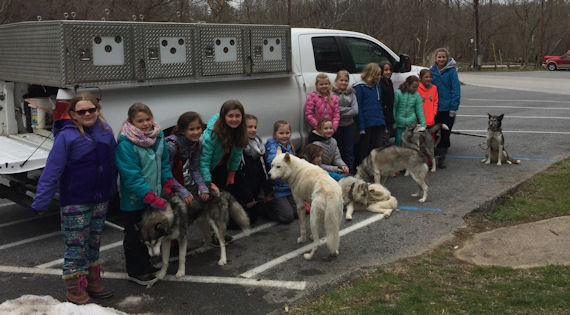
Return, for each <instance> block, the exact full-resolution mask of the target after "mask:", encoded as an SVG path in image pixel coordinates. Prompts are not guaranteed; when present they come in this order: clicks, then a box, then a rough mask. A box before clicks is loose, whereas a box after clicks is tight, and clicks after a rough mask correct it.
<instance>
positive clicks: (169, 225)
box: [136, 191, 249, 279]
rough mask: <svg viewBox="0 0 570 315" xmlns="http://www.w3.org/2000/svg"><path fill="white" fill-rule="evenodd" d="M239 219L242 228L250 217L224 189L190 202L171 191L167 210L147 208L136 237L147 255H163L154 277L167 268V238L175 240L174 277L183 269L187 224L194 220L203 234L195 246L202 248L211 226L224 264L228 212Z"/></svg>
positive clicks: (200, 250)
mask: <svg viewBox="0 0 570 315" xmlns="http://www.w3.org/2000/svg"><path fill="white" fill-rule="evenodd" d="M230 215H231V217H232V218H233V219H234V220H235V221H236V222H237V223H238V225H239V226H240V227H241V228H242V230H243V231H244V232H246V233H247V232H248V230H249V218H248V216H247V214H246V213H245V210H244V209H243V207H242V206H241V205H240V204H239V202H238V201H237V200H235V198H234V197H233V196H232V195H231V194H230V193H229V192H227V191H222V192H220V195H219V196H216V195H215V194H210V199H208V200H207V201H202V200H201V199H199V198H196V200H194V201H193V202H192V205H191V206H188V205H186V203H185V202H184V201H183V200H182V199H180V197H178V196H176V194H171V195H170V197H169V198H168V206H167V208H166V210H158V209H150V208H149V209H147V210H145V213H144V214H143V215H142V218H141V221H140V222H139V223H138V224H137V226H136V227H137V229H138V232H139V238H140V239H141V240H142V241H143V242H144V243H145V245H146V246H147V248H148V253H149V255H150V256H151V257H152V256H158V255H161V256H162V267H161V269H160V271H159V272H158V274H157V278H159V279H163V278H164V276H165V275H166V270H167V269H168V260H169V257H170V241H171V240H178V248H179V251H178V272H177V273H176V277H182V276H184V274H185V273H186V270H185V268H186V252H187V246H188V226H189V224H190V223H191V222H193V221H196V222H197V224H198V226H199V228H200V230H201V231H202V234H203V236H204V245H203V246H202V247H201V248H199V249H198V250H197V252H203V251H205V250H206V249H207V248H208V247H209V241H210V228H211V229H213V230H214V232H215V233H216V237H217V238H218V241H219V243H220V260H219V261H218V265H220V266H221V265H225V264H226V263H227V258H226V246H225V241H224V234H225V232H226V225H227V223H228V220H229V216H230Z"/></svg>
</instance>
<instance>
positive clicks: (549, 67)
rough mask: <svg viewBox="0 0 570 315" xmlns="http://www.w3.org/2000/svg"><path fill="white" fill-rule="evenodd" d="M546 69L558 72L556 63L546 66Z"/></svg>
mask: <svg viewBox="0 0 570 315" xmlns="http://www.w3.org/2000/svg"><path fill="white" fill-rule="evenodd" d="M546 68H548V70H550V71H556V64H555V63H554V62H550V63H548V64H547V65H546Z"/></svg>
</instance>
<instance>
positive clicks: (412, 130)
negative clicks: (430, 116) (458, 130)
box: [402, 123, 449, 172]
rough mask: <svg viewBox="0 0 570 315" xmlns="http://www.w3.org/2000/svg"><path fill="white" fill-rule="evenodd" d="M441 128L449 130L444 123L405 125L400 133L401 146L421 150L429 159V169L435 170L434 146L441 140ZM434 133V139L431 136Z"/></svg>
mask: <svg viewBox="0 0 570 315" xmlns="http://www.w3.org/2000/svg"><path fill="white" fill-rule="evenodd" d="M441 130H449V127H447V125H446V124H439V123H438V124H435V125H433V126H431V127H428V128H425V127H422V125H420V124H416V125H407V126H406V130H405V131H404V133H403V134H402V146H403V147H406V148H410V149H414V150H418V151H421V152H423V153H425V154H427V156H429V158H430V159H431V161H432V163H431V171H432V172H435V171H436V168H437V166H436V158H435V147H437V145H438V144H439V141H440V140H441ZM432 134H435V141H434V139H433V138H432V136H431V135H432Z"/></svg>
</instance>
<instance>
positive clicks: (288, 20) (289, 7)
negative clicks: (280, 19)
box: [287, 0, 291, 26]
mask: <svg viewBox="0 0 570 315" xmlns="http://www.w3.org/2000/svg"><path fill="white" fill-rule="evenodd" d="M287 24H289V26H291V0H287Z"/></svg>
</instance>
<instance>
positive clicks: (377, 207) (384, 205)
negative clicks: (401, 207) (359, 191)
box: [368, 196, 398, 218]
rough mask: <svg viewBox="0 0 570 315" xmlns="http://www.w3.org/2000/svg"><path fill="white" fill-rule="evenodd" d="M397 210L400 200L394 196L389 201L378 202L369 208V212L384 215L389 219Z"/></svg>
mask: <svg viewBox="0 0 570 315" xmlns="http://www.w3.org/2000/svg"><path fill="white" fill-rule="evenodd" d="M396 208H398V200H396V197H394V196H390V199H388V200H383V201H377V202H375V203H373V204H371V205H369V206H368V210H369V211H371V212H376V213H382V214H384V217H385V218H387V217H389V216H390V214H392V211H393V210H394V209H396Z"/></svg>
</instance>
